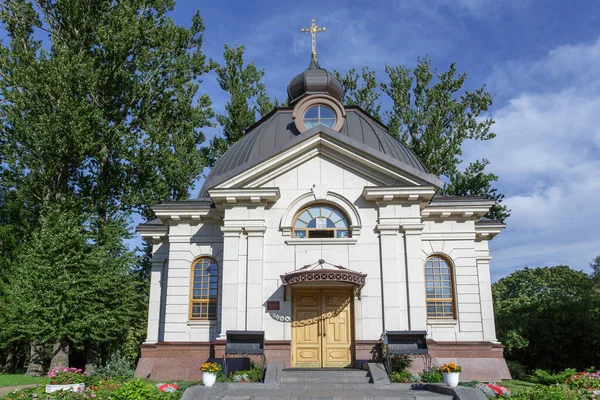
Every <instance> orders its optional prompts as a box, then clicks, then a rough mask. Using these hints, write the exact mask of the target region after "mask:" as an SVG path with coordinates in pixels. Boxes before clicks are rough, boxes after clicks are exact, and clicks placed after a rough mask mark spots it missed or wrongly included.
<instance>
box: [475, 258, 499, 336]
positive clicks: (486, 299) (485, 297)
mask: <svg viewBox="0 0 600 400" xmlns="http://www.w3.org/2000/svg"><path fill="white" fill-rule="evenodd" d="M490 259H491V257H489V256H488V257H478V258H477V276H478V279H479V297H480V301H481V321H482V324H483V340H484V341H490V342H497V341H498V339H497V338H496V323H495V322H494V304H493V301H492V282H491V276H490Z"/></svg>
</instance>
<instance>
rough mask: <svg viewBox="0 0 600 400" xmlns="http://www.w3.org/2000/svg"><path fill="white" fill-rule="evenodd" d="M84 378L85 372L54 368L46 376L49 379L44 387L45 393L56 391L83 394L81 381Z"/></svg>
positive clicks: (77, 369)
mask: <svg viewBox="0 0 600 400" xmlns="http://www.w3.org/2000/svg"><path fill="white" fill-rule="evenodd" d="M84 376H85V372H83V370H81V369H79V368H69V367H56V368H54V369H53V370H52V371H50V372H48V374H47V375H46V377H47V378H50V384H48V385H46V393H52V392H55V391H57V390H72V391H74V392H83V391H84V390H85V384H84V383H82V382H81V381H83V379H82V378H83V377H84Z"/></svg>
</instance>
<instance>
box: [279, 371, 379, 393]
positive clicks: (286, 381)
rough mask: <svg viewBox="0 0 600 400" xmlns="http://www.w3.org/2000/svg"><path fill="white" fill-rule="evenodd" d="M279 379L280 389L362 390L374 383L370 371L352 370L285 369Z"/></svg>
mask: <svg viewBox="0 0 600 400" xmlns="http://www.w3.org/2000/svg"><path fill="white" fill-rule="evenodd" d="M278 378H279V387H280V388H290V389H291V388H294V389H315V388H319V389H325V388H326V389H361V388H365V387H368V386H369V385H370V382H372V379H371V375H370V373H369V372H368V371H365V370H362V369H350V368H339V369H337V368H335V369H283V370H282V371H281V373H280V375H279V377H278ZM370 386H372V385H370Z"/></svg>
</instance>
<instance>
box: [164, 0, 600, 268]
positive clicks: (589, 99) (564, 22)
mask: <svg viewBox="0 0 600 400" xmlns="http://www.w3.org/2000/svg"><path fill="white" fill-rule="evenodd" d="M197 7H200V11H201V14H202V16H203V18H204V22H205V25H206V32H205V51H206V53H207V55H209V56H210V57H213V58H215V59H219V58H220V55H221V53H222V50H223V45H224V43H229V44H234V43H238V44H243V45H245V46H246V56H247V59H248V60H254V61H255V62H256V64H257V66H258V67H259V68H263V69H264V70H265V72H266V74H265V78H264V82H265V84H266V86H267V88H268V90H269V92H270V94H271V95H272V96H277V97H278V98H280V99H281V98H284V97H285V90H286V87H287V84H288V82H289V80H290V79H291V78H292V77H293V76H294V75H295V74H297V73H298V72H300V71H301V70H303V69H304V68H305V67H306V65H307V63H308V61H309V55H310V37H309V35H308V34H306V33H301V32H300V29H301V28H302V27H305V26H308V25H309V24H310V20H311V18H316V19H317V24H318V25H319V26H325V27H327V32H325V33H323V34H319V35H318V38H317V49H318V55H319V62H320V64H321V66H323V67H325V68H327V69H329V70H333V69H338V70H341V71H346V70H348V69H349V68H360V67H361V66H363V65H368V66H369V67H371V68H372V69H375V70H376V71H377V72H378V73H379V76H380V77H383V71H384V68H385V65H386V64H394V65H396V64H405V65H408V66H414V65H415V63H416V60H417V57H419V56H425V55H429V56H430V57H431V58H432V60H433V64H434V65H435V66H437V67H439V68H440V69H444V68H447V67H448V65H449V64H450V63H451V62H456V63H457V65H458V68H459V70H463V71H468V73H469V78H468V80H467V86H468V87H469V88H476V87H479V86H481V85H482V84H484V83H485V84H487V87H488V90H489V91H490V92H491V93H492V95H493V96H494V105H493V107H492V109H491V110H490V112H489V114H488V116H490V117H492V118H493V119H495V120H496V124H495V125H494V131H495V132H496V133H497V138H496V139H494V140H492V141H489V142H473V143H468V144H467V145H466V146H465V154H464V160H465V164H466V163H467V162H468V161H470V160H474V159H478V158H482V157H486V158H488V159H489V160H490V161H491V166H490V171H493V172H495V173H496V174H497V175H498V176H499V177H500V181H499V182H498V184H497V187H498V188H499V189H500V190H501V191H502V192H503V193H505V194H506V203H507V204H508V206H509V207H510V208H511V209H512V216H511V217H510V218H509V219H508V221H507V229H506V230H505V231H504V232H503V233H502V234H500V235H499V236H497V237H496V238H495V239H494V240H493V241H492V242H491V248H492V256H493V259H492V264H491V267H492V276H493V278H494V279H498V278H500V277H502V276H506V275H508V274H509V273H510V272H512V271H514V270H515V269H519V268H523V267H525V266H530V267H537V266H544V265H557V264H568V265H570V266H571V267H573V268H575V269H584V270H586V271H589V262H590V261H591V260H592V259H593V258H594V257H595V256H596V255H598V254H600V233H599V229H598V226H597V225H598V224H599V223H600V217H599V216H598V212H599V211H600V210H599V208H600V207H599V206H598V199H600V112H599V111H600V90H598V89H600V7H598V5H597V3H596V2H595V1H591V0H590V1H569V2H564V1H502V0H438V1H421V0H408V1H404V0H397V1H369V2H367V1H353V2H349V1H327V2H325V1H302V2H299V1H297V2H290V1H252V2H247V1H219V2H208V3H197V2H192V1H179V2H178V4H177V6H176V10H175V12H174V14H173V15H174V19H175V20H176V21H177V22H180V23H187V20H188V19H189V15H190V14H191V13H192V12H193V11H194V10H195V9H196V8H197ZM203 86H204V88H203V89H202V90H205V91H207V92H209V93H210V94H211V96H212V97H213V101H214V107H215V109H216V110H217V111H222V110H223V105H224V104H225V102H226V100H227V99H226V97H224V96H222V94H220V93H219V91H218V90H217V89H218V88H217V87H216V82H215V81H214V77H213V78H207V79H206V80H205V84H204V85H203Z"/></svg>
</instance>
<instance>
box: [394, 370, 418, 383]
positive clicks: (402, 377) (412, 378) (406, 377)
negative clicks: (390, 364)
mask: <svg viewBox="0 0 600 400" xmlns="http://www.w3.org/2000/svg"><path fill="white" fill-rule="evenodd" d="M389 377H390V381H392V382H395V383H419V382H421V376H420V375H419V374H413V373H411V372H410V371H400V372H392V373H391V374H390V375H389Z"/></svg>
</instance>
